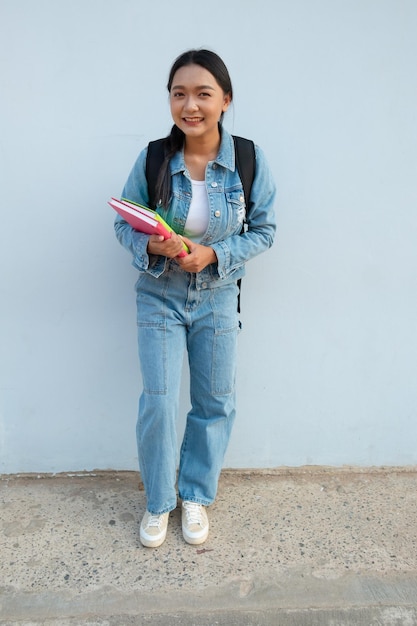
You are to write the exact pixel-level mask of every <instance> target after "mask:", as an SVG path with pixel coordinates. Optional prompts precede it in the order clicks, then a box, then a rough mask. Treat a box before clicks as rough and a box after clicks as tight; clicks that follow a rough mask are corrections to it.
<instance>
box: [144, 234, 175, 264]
mask: <svg viewBox="0 0 417 626" xmlns="http://www.w3.org/2000/svg"><path fill="white" fill-rule="evenodd" d="M182 249H183V247H182V239H181V237H179V236H178V235H177V234H176V233H172V237H171V238H170V239H164V238H163V237H162V236H161V235H151V236H150V237H149V241H148V253H149V254H161V255H162V256H166V257H168V258H170V259H174V258H175V257H176V256H178V255H179V253H180V252H181V250H182Z"/></svg>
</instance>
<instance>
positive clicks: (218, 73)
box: [155, 50, 233, 208]
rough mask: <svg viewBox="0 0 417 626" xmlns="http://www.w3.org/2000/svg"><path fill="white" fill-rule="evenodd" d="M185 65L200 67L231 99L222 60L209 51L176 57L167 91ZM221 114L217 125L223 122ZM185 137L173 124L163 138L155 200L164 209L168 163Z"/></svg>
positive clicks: (168, 182)
mask: <svg viewBox="0 0 417 626" xmlns="http://www.w3.org/2000/svg"><path fill="white" fill-rule="evenodd" d="M186 65H200V66H201V67H203V68H204V69H206V70H207V71H209V72H210V74H213V76H214V78H215V79H216V81H217V83H218V84H219V85H220V87H221V88H222V90H223V93H225V94H228V95H230V99H232V98H233V88H232V81H231V80H230V76H229V72H228V70H227V67H226V65H225V64H224V62H223V60H222V59H221V58H220V57H219V56H218V55H217V54H216V53H215V52H212V51H211V50H188V51H187V52H184V53H183V54H181V55H180V56H179V57H177V58H176V59H175V61H174V63H173V65H172V67H171V71H170V73H169V77H168V83H167V89H168V91H169V92H170V91H171V87H172V81H173V79H174V76H175V73H176V72H177V71H178V70H179V69H180V68H181V67H185V66H186ZM223 115H224V113H223V112H222V114H221V116H220V121H219V124H221V123H222V121H223ZM184 139H185V135H184V133H183V132H182V130H180V129H179V128H178V126H176V125H175V124H174V125H173V127H172V128H171V132H170V134H169V135H168V136H167V137H166V138H165V160H164V162H163V164H162V166H161V169H160V171H159V176H158V181H157V184H156V190H155V198H157V199H158V200H159V204H161V205H162V206H163V207H164V208H167V206H168V204H169V201H170V198H171V174H170V171H169V162H170V160H171V159H172V157H173V156H174V154H175V153H176V152H178V151H179V150H182V148H183V145H184Z"/></svg>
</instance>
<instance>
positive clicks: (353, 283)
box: [0, 0, 417, 473]
mask: <svg viewBox="0 0 417 626" xmlns="http://www.w3.org/2000/svg"><path fill="white" fill-rule="evenodd" d="M0 23H1V28H2V37H1V38H0V50H1V54H0V73H1V90H2V95H1V98H0V125H1V126H0V131H1V132H0V184H1V195H2V201H1V203H2V228H1V230H0V261H1V268H2V269H1V279H0V280H1V282H0V297H1V307H0V315H1V324H0V333H1V336H0V349H1V363H0V472H3V473H14V472H43V471H46V472H59V471H78V470H92V469H94V468H99V469H106V468H113V469H136V467H137V459H136V446H135V438H134V430H135V420H136V407H137V397H138V394H139V392H140V377H139V371H138V364H137V358H136V328H135V302H134V291H133V285H134V282H135V279H136V275H135V271H134V270H133V268H131V266H130V259H129V256H128V255H127V253H126V252H125V251H124V250H123V249H122V248H121V247H120V246H119V244H118V243H117V242H116V239H115V237H114V235H113V214H112V210H111V209H110V208H109V207H108V206H107V205H106V201H107V199H108V197H109V196H111V195H115V194H118V193H120V191H121V188H122V186H123V183H124V181H125V178H126V176H127V174H128V172H129V170H130V168H131V165H132V164H133V161H134V159H135V158H136V155H137V153H138V152H139V150H141V149H142V147H143V146H144V145H146V143H147V142H148V140H150V139H154V138H156V137H159V136H161V135H164V134H166V132H167V131H168V129H169V127H170V116H169V109H168V100H167V94H166V91H165V83H166V78H167V73H168V70H169V66H170V64H171V61H172V60H173V58H174V57H175V56H176V55H177V54H179V53H180V52H182V51H183V50H184V49H186V48H188V47H194V46H195V47H200V46H204V47H210V48H212V49H214V50H216V51H217V52H218V53H220V54H221V56H223V58H224V60H225V61H226V63H227V65H228V66H229V69H230V72H231V75H232V79H233V81H234V87H235V103H234V106H233V108H232V111H231V112H230V113H228V118H227V120H226V126H227V127H228V129H229V130H231V131H232V132H235V133H237V134H240V135H246V136H249V137H252V138H254V139H255V140H256V141H257V143H259V144H260V145H261V146H262V147H263V148H264V150H265V152H266V153H267V155H268V157H269V160H270V163H271V166H272V168H273V170H274V172H275V176H276V179H277V182H278V185H279V195H278V204H277V214H278V224H279V230H278V236H277V240H276V244H275V246H274V247H273V249H272V250H271V251H269V252H268V253H266V254H265V255H262V256H261V257H259V258H257V259H256V260H254V261H253V262H252V263H251V264H250V265H249V266H248V275H247V277H246V278H245V281H244V285H243V327H244V331H243V332H242V334H241V336H240V347H239V350H240V357H239V379H238V388H239V417H238V420H237V422H236V427H235V431H234V434H233V438H232V442H231V445H230V448H229V451H228V454H227V459H226V465H227V466H228V467H275V466H281V465H288V466H298V465H306V464H307V465H308V464H315V465H322V464H324V465H343V464H351V465H361V466H368V465H415V464H416V463H417V447H416V441H417V419H416V418H417V391H416V389H417V386H416V382H415V381H416V380H417V329H416V320H417V289H416V285H417V245H416V242H417V210H416V207H417V141H416V139H417V113H416V111H417V109H416V102H417V73H416V60H417V38H416V36H415V34H416V32H417V3H416V2H415V0H350V1H349V2H342V1H334V0H313V1H311V0H288V1H283V0H263V1H261V2H257V3H253V2H248V1H246V0H225V1H224V2H223V3H222V4H221V6H219V7H217V8H216V9H213V10H209V9H208V7H207V5H201V6H198V7H195V6H194V7H192V8H191V9H190V10H182V8H181V7H179V6H178V5H177V4H176V3H173V2H171V1H170V0H160V1H158V2H154V3H149V2H145V1H143V0H103V1H99V0H73V1H72V2H71V3H67V2H65V3H64V2H56V1H55V0H39V1H37V2H33V1H32V0H0ZM180 404H181V419H180V422H179V437H180V436H181V430H182V428H183V425H184V414H185V412H186V411H187V408H188V393H187V372H186V370H185V372H184V385H183V390H182V396H181V402H180Z"/></svg>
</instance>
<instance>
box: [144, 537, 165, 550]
mask: <svg viewBox="0 0 417 626" xmlns="http://www.w3.org/2000/svg"><path fill="white" fill-rule="evenodd" d="M139 538H140V542H141V544H142V545H143V546H145V548H159V546H162V544H163V543H164V541H165V539H166V534H165V535H164V536H163V537H162V538H158V539H146V538H145V537H142V535H140V537H139Z"/></svg>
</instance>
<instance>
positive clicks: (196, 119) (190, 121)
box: [184, 117, 204, 124]
mask: <svg viewBox="0 0 417 626" xmlns="http://www.w3.org/2000/svg"><path fill="white" fill-rule="evenodd" d="M203 119H204V118H203V117H184V121H185V122H187V123H188V124H196V123H197V122H202V121H203Z"/></svg>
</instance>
